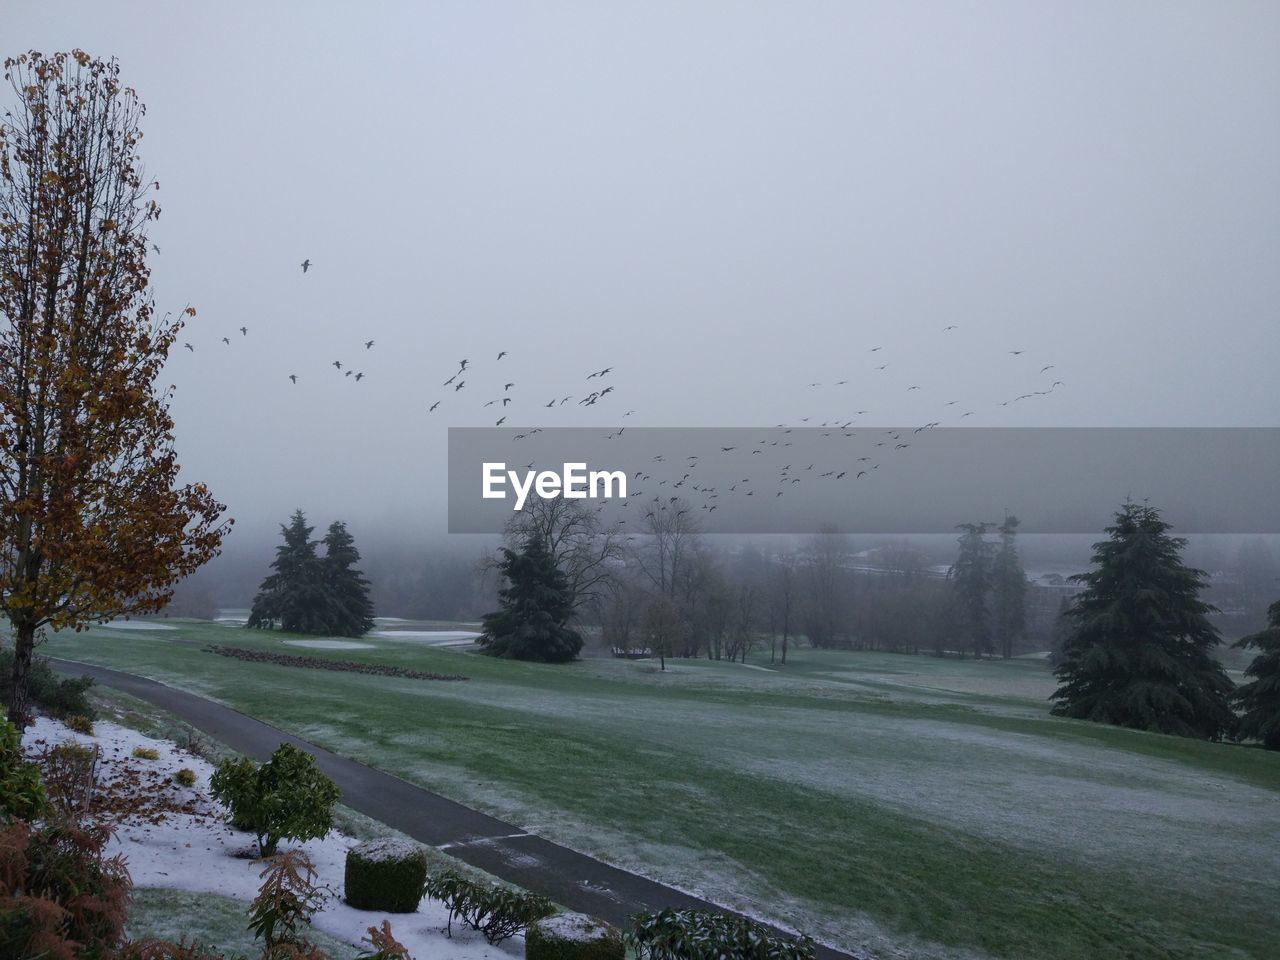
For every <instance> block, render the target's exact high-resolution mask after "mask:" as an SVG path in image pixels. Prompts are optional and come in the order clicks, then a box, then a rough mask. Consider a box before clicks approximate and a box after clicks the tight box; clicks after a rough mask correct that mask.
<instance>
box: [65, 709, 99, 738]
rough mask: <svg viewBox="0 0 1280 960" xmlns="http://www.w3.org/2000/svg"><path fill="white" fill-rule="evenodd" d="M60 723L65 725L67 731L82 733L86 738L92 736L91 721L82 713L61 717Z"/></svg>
mask: <svg viewBox="0 0 1280 960" xmlns="http://www.w3.org/2000/svg"><path fill="white" fill-rule="evenodd" d="M62 722H63V723H65V724H66V725H67V729H69V730H73V731H74V732H76V733H82V734H84V735H85V736H86V737H92V736H93V721H92V720H90V719H89V718H88V717H86V716H85V715H84V714H82V713H72V714H69V715H67V716H66V717H63V719H62Z"/></svg>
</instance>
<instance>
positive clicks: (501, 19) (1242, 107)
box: [0, 0, 1280, 538]
mask: <svg viewBox="0 0 1280 960" xmlns="http://www.w3.org/2000/svg"><path fill="white" fill-rule="evenodd" d="M5 7H6V9H5V17H4V19H5V30H4V37H5V41H6V42H5V44H4V49H5V52H6V54H15V53H18V52H21V51H23V50H26V49H29V48H34V49H39V50H42V51H44V52H46V53H50V52H53V51H55V50H64V49H69V48H72V47H81V48H83V49H85V50H87V51H88V52H90V53H91V54H93V55H95V56H104V57H107V56H114V57H118V58H119V61H120V63H121V67H122V71H123V77H124V79H125V82H126V83H128V84H130V85H132V86H133V87H135V88H136V89H137V90H138V92H139V95H140V96H141V98H142V100H143V101H144V102H145V103H146V105H147V115H146V117H145V124H144V131H145V134H146V136H145V139H144V140H143V142H142V145H141V148H140V151H141V154H142V157H143V159H144V160H145V162H146V165H147V168H148V171H149V172H150V174H151V175H153V176H154V177H156V178H157V179H158V180H159V182H160V184H161V189H160V192H159V195H158V199H159V200H160V202H161V204H162V206H163V211H164V212H163V216H162V217H161V219H160V221H159V222H158V223H157V224H156V225H155V228H154V230H153V231H152V238H153V240H154V241H155V243H156V244H157V245H158V246H159V248H160V251H161V252H160V253H159V254H158V255H154V256H153V257H152V260H151V266H152V270H153V280H154V290H155V295H156V298H157V302H158V304H159V306H160V307H161V308H162V310H163V309H173V310H178V309H181V308H182V307H183V306H185V305H187V304H190V305H192V306H194V307H195V308H196V309H197V311H198V316H197V318H196V319H195V320H194V321H192V323H191V324H190V326H189V327H188V329H187V330H186V331H184V333H183V335H182V336H181V337H180V341H182V342H189V343H191V345H192V347H193V350H191V351H188V350H186V349H183V348H179V349H178V350H177V351H176V353H175V354H174V355H173V356H172V358H171V361H170V363H169V365H168V367H167V368H166V377H167V379H169V381H170V382H172V383H173V384H175V385H176V387H177V395H176V401H175V404H174V407H173V410H174V415H175V419H176V421H177V446H178V451H179V454H180V459H181V461H182V463H183V465H184V477H185V478H186V479H199V480H203V481H205V482H207V483H208V484H209V485H210V487H211V488H212V489H213V491H214V493H215V494H216V495H217V496H219V498H220V499H222V500H223V501H224V502H226V503H227V504H228V506H229V512H230V514H231V515H232V516H234V517H236V519H237V527H238V529H237V531H236V533H235V535H234V536H235V537H241V538H253V537H254V536H256V534H257V533H262V534H263V535H268V536H271V537H274V536H275V535H276V529H277V528H276V524H277V523H279V522H281V521H283V520H284V519H286V516H287V514H288V513H289V512H290V511H292V510H293V509H294V508H295V507H298V506H301V507H303V508H304V509H306V510H307V511H308V513H309V514H310V515H311V516H313V518H314V519H315V520H316V521H317V522H318V523H319V524H321V525H323V524H327V522H328V521H329V520H330V519H334V518H342V519H345V520H347V521H348V522H349V523H350V524H351V525H352V528H353V530H354V531H356V532H357V535H359V533H360V532H362V531H368V532H370V533H371V534H384V533H385V534H390V535H396V536H408V535H418V534H422V533H438V532H440V531H442V530H443V529H444V526H445V522H446V509H445V502H444V497H445V492H444V491H445V476H446V464H445V457H446V442H445V441H446V429H447V427H448V426H483V425H491V423H492V421H494V420H496V417H497V415H501V414H497V415H495V410H494V408H493V407H488V408H486V407H484V406H483V404H484V403H485V402H487V401H488V400H491V399H494V398H500V397H501V396H503V395H504V394H505V395H509V396H511V397H513V398H514V399H513V402H512V404H510V405H509V407H508V408H507V409H506V410H505V411H504V412H505V413H506V415H507V416H508V417H509V421H508V422H509V423H510V424H524V425H529V426H537V425H544V426H582V425H592V426H594V425H599V426H611V427H614V426H618V425H621V424H622V423H623V415H624V414H625V413H626V412H627V411H634V413H633V414H631V416H630V418H628V419H626V422H627V423H633V424H636V425H643V426H651V427H664V426H670V427H686V426H773V425H775V424H778V423H796V422H800V420H801V418H803V417H806V416H808V417H811V418H813V419H826V418H828V417H833V418H845V417H846V416H853V415H854V414H855V412H856V411H866V413H863V414H858V415H857V416H858V418H859V422H860V423H863V424H872V425H874V424H880V425H904V424H906V425H909V424H913V423H924V422H928V421H934V420H941V421H942V422H943V423H944V424H945V425H947V426H954V425H960V424H958V422H957V421H956V420H955V419H954V417H955V412H954V411H956V410H966V411H970V410H971V411H974V415H973V416H972V417H971V418H969V419H967V420H966V421H965V425H972V426H983V427H1000V426H1022V427H1026V426H1031V427H1036V426H1044V427H1050V426H1155V427H1161V426H1200V427H1203V426H1210V427H1212V426H1280V424H1277V422H1276V411H1277V409H1280V405H1278V403H1277V401H1278V400H1280V386H1277V384H1278V383H1280V381H1278V380H1277V378H1276V377H1275V375H1274V368H1275V358H1276V357H1277V356H1280V324H1277V323H1276V319H1277V317H1276V305H1277V303H1278V302H1280V296H1278V295H1280V271H1278V270H1277V269H1276V264H1277V263H1280V178H1278V177H1277V176H1276V171H1277V170H1280V57H1276V56H1275V51H1276V50H1277V49H1280V5H1277V4H1275V3H1272V2H1232V0H1223V2H1213V3H1207V2H1166V0H1160V2H1155V0H1152V2H1137V0H1120V2H1116V0H1107V2H1079V0H1072V2H1036V3H1025V2H1021V0H1016V2H983V3H977V2H965V3H938V2H911V0H892V2H859V3H848V2H832V3H820V2H798V3H787V4H783V3H752V2H741V0H735V2H725V3H712V2H695V3H689V2H680V3H664V2H650V3H644V4H619V3H611V2H582V3H489V2H474V0H468V2H451V3H400V4H397V3H361V4H351V3H346V4H338V3H316V2H308V3H305V4H304V3H271V4H262V3H236V2H222V3H218V4H200V5H196V4H172V3H160V2H130V3H125V4H111V5H107V4H99V3H74V2H68V3H59V4H56V5H54V4H47V3H43V2H30V0H9V2H7V3H6V4H5ZM11 96H12V95H11V94H9V93H8V92H7V90H0V98H5V99H6V102H7V100H8V99H11ZM304 259H310V261H311V262H312V264H313V266H312V267H311V269H310V270H309V271H308V272H307V273H306V274H305V275H304V273H303V272H302V270H301V269H300V263H301V261H302V260H304ZM952 325H954V329H951V330H944V327H948V326H952ZM241 326H244V327H245V328H246V329H247V331H248V332H247V334H244V335H242V334H241V333H240V332H239V329H238V328H239V327H241ZM224 336H225V337H228V338H229V339H230V340H231V344H230V345H229V346H228V345H225V344H223V343H222V341H221V338H222V337H224ZM367 340H373V341H374V346H373V347H372V348H370V349H366V348H365V346H364V342H365V341H367ZM874 347H879V348H881V349H880V350H877V351H875V352H871V351H872V348H874ZM503 350H505V351H507V356H505V357H504V358H503V359H502V360H500V361H499V360H497V359H496V357H497V354H498V352H499V351H503ZM1012 350H1021V351H1024V352H1023V353H1020V354H1017V355H1014V354H1011V353H1010V351H1012ZM463 358H466V359H468V360H469V361H470V369H469V370H468V371H466V372H465V373H466V376H465V377H463V378H462V379H464V380H466V381H467V386H466V387H465V388H464V390H463V391H454V390H453V387H452V386H448V387H446V386H444V385H443V384H444V381H445V380H446V379H447V378H449V377H450V376H451V375H452V374H453V373H454V372H455V371H457V369H458V366H459V361H460V360H461V359H463ZM334 361H339V362H341V363H342V364H343V369H342V370H341V371H340V370H338V369H336V368H334V367H333V366H332V363H333V362H334ZM881 364H884V365H885V369H883V370H878V369H876V367H878V366H880V365H881ZM1049 365H1051V369H1050V370H1049V371H1047V372H1045V373H1043V374H1042V373H1040V372H1039V371H1040V370H1041V368H1043V367H1045V366H1049ZM605 367H612V368H613V370H612V372H611V373H610V374H609V379H608V383H609V384H610V385H611V386H613V387H614V391H613V393H612V394H611V395H610V396H609V397H608V398H606V400H605V401H603V402H600V403H597V404H594V405H593V406H591V407H589V408H588V407H581V406H579V405H578V404H577V403H576V400H575V401H574V402H571V403H570V404H568V405H561V406H557V407H555V408H553V409H551V410H548V409H547V408H546V406H545V404H546V403H547V401H548V400H549V399H552V398H558V397H560V396H564V395H573V396H575V397H581V396H583V395H585V394H586V393H587V391H588V390H590V389H592V388H593V384H592V383H589V382H587V380H586V377H587V375H588V374H590V373H592V372H594V371H597V370H600V369H603V368H605ZM348 369H353V370H355V371H357V372H359V373H362V374H364V376H363V377H362V378H361V379H360V381H359V382H356V381H355V378H354V377H351V378H348V377H345V376H343V373H344V372H345V371H346V370H348ZM290 374H295V375H297V377H298V382H297V384H293V383H291V382H290V381H289V379H288V377H289V375H290ZM839 380H847V381H848V383H846V384H843V385H839V386H837V385H836V381H839ZM1053 380H1061V381H1062V384H1061V385H1059V386H1057V387H1054V388H1052V389H1051V390H1050V391H1049V392H1048V394H1046V395H1043V396H1033V397H1032V398H1030V399H1028V400H1024V401H1022V402H1018V403H1009V404H1006V405H1002V403H1003V402H1004V401H1008V400H1010V399H1011V398H1012V397H1014V396H1017V395H1021V394H1024V393H1027V392H1030V391H1035V390H1043V389H1047V388H1048V387H1049V384H1050V383H1052V382H1053ZM508 382H514V383H515V386H514V387H512V388H510V389H508V390H505V391H504V385H505V384H506V383H508ZM600 382H603V381H600ZM810 383H820V384H822V385H821V386H818V387H809V386H808V384H810ZM911 386H918V387H920V389H918V390H909V389H908V388H909V387H911ZM953 400H955V401H958V404H957V405H956V406H951V407H948V406H946V404H947V403H949V402H950V401H953ZM436 401H440V406H439V407H438V408H437V409H436V410H435V411H434V412H428V408H429V407H430V405H431V404H432V403H434V402H436ZM1224 469H1229V465H1224ZM1124 493H1125V491H1120V492H1118V494H1117V499H1118V500H1119V499H1121V498H1122V497H1123V495H1124Z"/></svg>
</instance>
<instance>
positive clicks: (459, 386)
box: [453, 380, 467, 393]
mask: <svg viewBox="0 0 1280 960" xmlns="http://www.w3.org/2000/svg"><path fill="white" fill-rule="evenodd" d="M466 385H467V381H465V380H459V381H458V382H457V383H456V384H455V385H454V388H453V392H454V393H457V392H458V391H459V390H461V389H462V388H463V387H465V386H466Z"/></svg>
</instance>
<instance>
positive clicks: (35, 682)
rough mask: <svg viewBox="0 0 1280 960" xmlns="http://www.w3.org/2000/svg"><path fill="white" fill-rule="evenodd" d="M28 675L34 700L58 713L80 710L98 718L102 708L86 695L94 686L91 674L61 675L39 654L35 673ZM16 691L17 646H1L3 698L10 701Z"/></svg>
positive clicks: (33, 664)
mask: <svg viewBox="0 0 1280 960" xmlns="http://www.w3.org/2000/svg"><path fill="white" fill-rule="evenodd" d="M28 676H29V681H30V687H29V688H28V690H29V693H30V696H31V702H32V703H36V704H39V705H40V706H42V707H44V708H45V709H46V710H48V711H49V712H50V713H51V714H53V715H54V716H55V717H67V716H71V715H72V714H76V715H79V716H82V717H87V718H88V719H90V720H96V719H97V717H98V712H97V711H96V710H94V709H93V706H92V705H91V704H90V703H89V698H88V697H87V696H85V694H86V693H87V691H88V690H89V688H90V687H92V686H93V679H92V678H91V677H66V678H63V677H59V676H58V675H57V674H56V673H54V672H53V668H52V667H50V666H49V662H48V661H47V660H45V659H44V658H43V657H35V658H34V659H33V660H32V661H31V673H30V674H29V675H28ZM12 692H13V650H12V649H10V648H9V647H0V699H3V702H5V703H8V702H9V698H10V695H11V694H12Z"/></svg>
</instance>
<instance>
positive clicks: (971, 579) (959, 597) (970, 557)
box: [947, 523, 992, 657]
mask: <svg viewBox="0 0 1280 960" xmlns="http://www.w3.org/2000/svg"><path fill="white" fill-rule="evenodd" d="M988 526H989V524H986V523H962V524H959V525H958V526H957V527H956V529H957V530H963V531H964V533H962V534H961V536H960V539H959V541H958V542H959V544H960V552H959V554H958V555H957V557H956V562H955V565H954V566H952V568H951V570H950V572H949V573H948V574H947V576H948V578H949V579H950V580H951V581H952V583H953V584H954V586H955V601H956V607H957V614H958V620H959V626H960V631H961V637H962V640H963V642H964V644H965V645H967V647H968V648H969V649H970V650H972V651H973V655H974V656H975V657H981V656H983V655H985V654H988V653H990V652H991V620H990V614H989V611H988V609H987V594H988V593H990V592H991V576H992V569H991V568H992V558H991V544H989V543H988V542H987V537H986V534H987V527H988Z"/></svg>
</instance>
